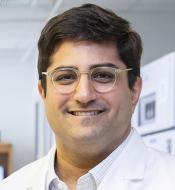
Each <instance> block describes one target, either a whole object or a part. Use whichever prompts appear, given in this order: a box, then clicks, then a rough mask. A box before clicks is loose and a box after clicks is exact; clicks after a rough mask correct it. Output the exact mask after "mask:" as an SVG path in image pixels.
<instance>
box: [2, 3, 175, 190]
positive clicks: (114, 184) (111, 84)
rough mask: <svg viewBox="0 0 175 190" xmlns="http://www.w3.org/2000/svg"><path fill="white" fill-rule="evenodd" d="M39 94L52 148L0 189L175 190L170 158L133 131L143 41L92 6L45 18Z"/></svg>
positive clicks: (124, 24) (120, 20)
mask: <svg viewBox="0 0 175 190" xmlns="http://www.w3.org/2000/svg"><path fill="white" fill-rule="evenodd" d="M38 47H39V58H38V73H39V83H38V89H39V93H40V95H41V97H42V99H43V102H44V106H45V109H46V114H47V118H48V121H49V124H50V126H51V128H52V130H53V132H54V134H55V140H56V147H53V148H52V150H51V151H50V152H49V153H48V155H47V156H46V157H44V158H42V159H40V160H38V161H35V162H34V163H32V164H29V165H28V166H26V167H24V168H22V169H21V170H19V171H17V172H16V173H14V174H13V175H11V176H10V177H8V178H7V179H5V180H4V181H3V182H2V184H1V185H0V189H2V190H12V189H18V190H26V189H28V190H29V189H30V190H116V189H119V190H165V189H166V190H174V189H175V183H174V179H173V178H174V176H175V158H173V157H172V156H169V155H166V154H163V153H160V152H157V151H155V150H152V149H150V148H147V147H146V146H145V145H144V144H143V142H142V140H141V137H140V136H139V135H138V134H137V132H136V131H135V130H134V129H133V128H132V127H131V117H132V114H133V112H134V109H135V106H136V104H137V101H138V98H139V95H140V91H141V86H142V80H141V77H140V58H141V53H142V44H141V39H140V36H139V35H138V34H137V33H136V32H135V31H133V30H132V28H131V27H130V24H129V22H128V21H126V20H125V19H123V18H121V17H119V16H117V15H116V14H114V13H113V12H111V11H108V10H105V9H103V8H100V7H98V6H96V5H92V4H86V5H83V6H81V7H75V8H72V9H70V10H68V11H66V12H64V13H63V14H61V15H57V16H55V17H54V18H52V19H51V20H49V21H48V23H47V24H46V26H45V27H44V29H43V30H42V33H41V36H40V39H39V43H38Z"/></svg>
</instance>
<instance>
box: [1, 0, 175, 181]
mask: <svg viewBox="0 0 175 190" xmlns="http://www.w3.org/2000/svg"><path fill="white" fill-rule="evenodd" d="M84 3H95V4H98V5H100V6H103V7H105V8H109V9H111V10H113V11H114V12H116V13H117V14H118V15H120V16H122V17H124V18H126V19H128V20H129V21H130V22H131V24H132V26H133V28H134V29H135V30H136V31H137V32H138V33H139V34H140V35H141V37H142V40H143V47H144V53H143V57H142V62H141V64H142V76H143V80H144V86H143V87H144V88H143V92H142V94H141V99H140V102H139V104H138V106H137V109H136V112H135V114H134V116H133V125H134V126H135V127H136V128H137V129H138V131H139V133H140V134H141V135H142V136H143V139H144V140H145V142H146V143H147V144H148V145H150V146H153V147H155V148H157V149H160V150H163V151H165V152H169V153H170V154H174V152H175V133H174V131H175V128H174V126H175V122H174V121H175V114H174V113H175V112H174V111H175V110H174V109H175V103H174V102H175V88H174V86H175V85H174V84H175V78H174V76H175V53H174V52H175V0H166V1H165V0H96V1H95V0H89V1H85V0H76V1H73V0H0V178H3V177H4V176H5V177H6V176H7V175H8V174H9V173H11V172H12V171H15V170H17V169H19V168H21V167H22V166H24V165H26V164H27V163H29V162H31V161H34V160H36V159H37V158H40V157H41V156H43V155H45V154H46V153H47V151H48V150H49V148H50V147H51V146H52V144H53V143H54V139H53V134H52V132H51V131H50V130H49V128H48V124H47V121H46V118H45V114H44V110H43V107H42V103H41V101H40V98H39V96H38V92H37V85H36V84H37V80H38V75H37V69H36V65H37V54H38V52H37V41H38V37H39V35H40V32H41V29H42V28H43V26H44V25H45V23H46V21H47V20H48V19H49V18H50V17H52V16H54V15H56V14H58V13H61V12H63V11H64V10H66V9H69V8H71V7H73V6H78V5H81V4H84ZM155 73H156V74H155ZM1 176H2V177H1Z"/></svg>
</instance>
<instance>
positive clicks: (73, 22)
mask: <svg viewBox="0 0 175 190" xmlns="http://www.w3.org/2000/svg"><path fill="white" fill-rule="evenodd" d="M66 39H71V40H76V41H82V40H89V41H93V42H96V43H101V42H105V41H112V42H114V43H116V48H117V49H116V50H118V53H119V56H120V58H121V60H122V61H123V62H124V64H125V65H126V66H127V68H132V69H133V70H132V71H130V72H128V85H129V88H130V89H132V87H133V85H134V83H135V80H136V77H137V76H140V59H141V54H142V42H141V38H140V36H139V34H138V33H136V32H135V31H134V30H132V28H131V26H130V23H129V22H128V21H127V20H125V19H123V18H121V17H119V16H117V15H116V14H115V13H114V12H112V11H110V10H106V9H103V8H101V7H99V6H97V5H93V4H84V5H82V6H80V7H74V8H72V9H69V10H67V11H65V12H64V13H62V14H59V15H57V16H55V17H53V18H52V19H50V20H49V21H48V22H47V24H46V25H45V27H44V28H43V30H42V32H41V36H40V38H39V41H38V49H39V56H38V74H39V79H40V80H41V84H42V87H43V89H44V92H45V95H46V77H45V76H42V74H41V73H42V72H44V71H46V70H47V68H48V67H49V66H50V65H51V59H50V58H51V56H52V55H53V54H54V51H55V49H56V48H57V47H58V46H59V45H60V44H61V43H62V42H63V41H64V40H66Z"/></svg>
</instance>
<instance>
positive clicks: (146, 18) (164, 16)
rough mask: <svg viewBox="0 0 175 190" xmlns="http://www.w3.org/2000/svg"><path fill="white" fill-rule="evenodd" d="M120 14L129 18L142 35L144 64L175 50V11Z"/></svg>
mask: <svg viewBox="0 0 175 190" xmlns="http://www.w3.org/2000/svg"><path fill="white" fill-rule="evenodd" d="M120 15H121V16H123V17H124V18H126V19H128V20H129V21H130V22H131V23H132V24H133V26H134V28H135V30H136V31H138V32H139V33H140V35H141V37H142V40H143V48H144V52H143V57H142V64H146V63H149V62H151V61H153V60H155V59H157V58H159V57H161V56H163V55H165V54H167V53H169V52H172V51H175V43H174V42H175V13H173V12H137V13H126V12H124V13H121V14H120Z"/></svg>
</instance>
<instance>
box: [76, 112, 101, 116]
mask: <svg viewBox="0 0 175 190" xmlns="http://www.w3.org/2000/svg"><path fill="white" fill-rule="evenodd" d="M72 113H73V115H76V116H93V115H97V114H99V112H98V111H87V112H85V111H84V112H82V111H74V112H72Z"/></svg>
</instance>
